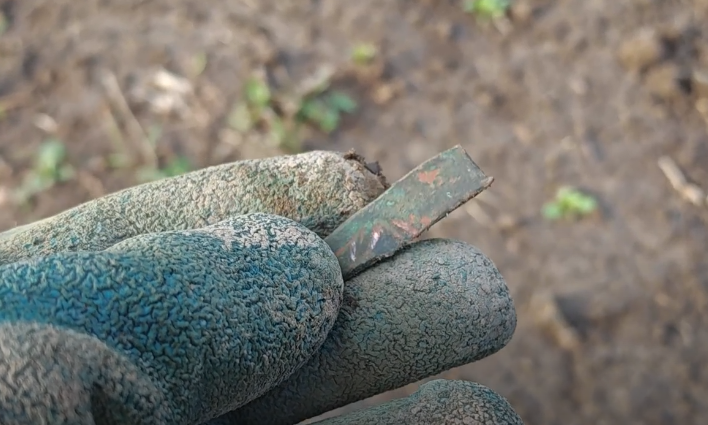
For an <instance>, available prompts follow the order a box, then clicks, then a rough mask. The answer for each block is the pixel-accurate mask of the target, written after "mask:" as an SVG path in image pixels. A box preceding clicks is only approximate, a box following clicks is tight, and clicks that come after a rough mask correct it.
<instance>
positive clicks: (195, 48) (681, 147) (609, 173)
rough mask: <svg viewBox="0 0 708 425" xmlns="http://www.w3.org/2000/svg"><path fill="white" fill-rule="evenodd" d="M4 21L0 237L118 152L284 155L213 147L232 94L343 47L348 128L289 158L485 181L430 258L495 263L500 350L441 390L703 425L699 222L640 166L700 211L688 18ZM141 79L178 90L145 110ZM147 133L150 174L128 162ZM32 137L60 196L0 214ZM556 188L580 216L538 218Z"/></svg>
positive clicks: (16, 6) (697, 105) (21, 11)
mask: <svg viewBox="0 0 708 425" xmlns="http://www.w3.org/2000/svg"><path fill="white" fill-rule="evenodd" d="M0 11H2V15H3V16H4V17H5V21H6V27H5V29H4V31H3V32H2V34H1V35H0V110H1V112H2V114H1V118H0V230H4V229H8V228H11V227H13V226H15V225H17V224H23V223H28V222H31V221H33V220H37V219H40V218H42V217H46V216H49V215H52V214H55V213H58V212H60V211H62V210H64V209H66V208H69V207H71V206H74V205H76V204H79V203H81V202H84V201H86V200H89V199H91V198H94V197H97V196H100V195H102V194H105V193H109V192H113V191H115V190H119V189H122V188H124V187H127V186H130V185H133V184H136V183H137V180H136V174H137V173H136V168H137V167H139V166H140V164H138V165H132V166H126V167H111V166H109V164H108V163H109V161H107V160H106V158H108V157H110V155H112V154H114V153H116V152H117V151H119V150H123V151H124V152H128V153H130V155H132V156H133V157H136V158H140V161H142V162H143V165H144V163H149V162H151V161H152V165H153V166H158V167H160V166H164V165H165V164H168V163H170V161H173V160H174V159H175V158H182V157H184V158H188V159H189V161H190V163H191V165H192V167H194V168H198V167H203V166H207V165H212V164H218V163H223V162H226V161H233V160H237V159H241V158H256V157H264V156H271V155H275V154H279V153H281V151H280V149H279V148H277V147H275V146H271V145H269V144H267V143H264V142H263V140H262V139H259V138H258V137H251V136H248V135H243V134H239V133H237V132H235V131H234V130H232V129H231V128H230V127H229V125H228V124H227V122H228V117H229V113H230V111H231V109H232V107H233V105H234V103H235V102H237V101H238V99H239V98H240V97H241V96H242V87H243V83H244V81H245V79H246V78H248V77H249V76H250V75H253V73H257V72H265V73H266V74H268V75H271V76H274V77H273V80H274V82H273V84H274V86H275V85H277V84H281V85H287V84H288V83H287V82H289V83H292V82H298V81H302V80H303V79H306V78H307V77H308V76H309V75H312V73H313V72H314V71H313V70H315V69H317V68H318V67H321V66H330V67H334V68H335V69H350V68H351V65H350V62H351V60H350V53H349V52H350V51H351V49H352V47H353V46H354V45H356V44H357V43H361V42H369V43H373V44H375V45H377V46H378V47H379V50H380V55H379V59H378V62H377V64H376V65H374V66H373V67H372V68H371V69H370V70H368V71H366V72H348V71H347V72H343V73H341V75H340V74H338V76H337V77H335V79H334V80H333V86H334V87H336V88H337V89H338V90H341V91H343V92H345V93H348V94H349V95H350V96H352V97H353V98H354V99H356V100H357V102H358V103H359V108H358V111H357V112H356V113H355V114H353V115H351V116H348V117H346V119H345V120H344V122H343V123H342V125H341V126H340V128H339V129H338V130H337V131H335V132H334V133H332V134H321V133H316V132H311V133H310V134H309V135H307V136H306V138H305V140H304V145H303V149H331V150H348V149H349V148H355V149H356V150H357V152H358V153H360V154H363V155H364V156H365V157H366V158H367V159H369V160H378V161H379V162H380V164H381V166H382V168H383V170H384V172H385V173H386V175H387V176H388V177H389V179H390V180H391V181H393V180H395V179H398V178H399V177H401V176H403V175H404V174H405V173H406V172H407V171H409V170H410V169H411V168H413V167H414V166H415V165H417V164H418V163H420V162H422V161H423V160H425V159H427V158H429V157H431V156H433V155H435V154H437V153H438V152H440V151H442V150H444V149H446V148H449V147H452V146H454V145H456V144H461V145H462V146H463V147H464V148H465V149H466V150H467V151H468V152H469V153H470V155H471V156H472V158H473V159H474V160H475V161H476V162H477V163H478V164H479V166H480V167H481V168H482V169H483V170H484V171H485V172H486V173H487V174H489V175H492V176H494V177H495V179H496V182H495V184H494V185H493V187H492V189H490V190H489V191H488V192H485V194H484V195H483V196H481V197H480V199H478V200H477V201H474V202H473V203H471V204H469V205H468V206H466V207H465V208H462V209H460V210H458V211H456V212H455V213H454V214H452V215H451V216H450V217H449V218H448V219H446V220H445V221H444V222H442V223H440V224H439V225H437V226H436V227H435V228H434V229H433V230H432V233H431V236H436V237H452V238H457V239H463V240H465V241H467V242H470V243H472V244H474V245H476V246H478V247H479V248H480V249H482V251H483V252H485V253H486V254H487V255H488V256H489V257H490V258H492V260H493V261H494V262H495V263H496V264H497V266H498V267H499V269H500V270H501V272H502V274H503V275H504V276H505V278H506V280H507V282H508V284H509V286H510V288H511V291H512V295H513V297H514V300H515V303H516V307H517V311H518V316H519V324H518V328H517V331H516V334H515V336H514V339H513V340H512V342H511V343H510V344H509V345H508V346H507V347H506V348H504V349H503V350H502V351H501V352H499V353H498V354H496V355H494V356H491V357H490V358H488V359H485V360H482V361H480V362H477V363H475V364H472V365H468V366H464V367H461V368H458V369H455V370H452V371H449V372H446V373H445V374H443V375H442V376H444V377H447V378H456V379H468V380H473V381H476V382H479V383H482V384H484V385H486V386H488V387H491V388H492V389H494V390H495V391H497V392H499V393H500V394H502V395H503V396H504V397H506V398H507V399H508V400H509V401H510V402H511V404H512V405H513V406H514V407H515V409H516V410H517V411H518V413H519V414H520V415H521V417H522V418H523V419H524V421H525V423H527V424H529V425H541V424H545V425H554V424H566V425H572V424H664V425H669V424H700V423H707V422H706V420H707V418H708V376H707V375H706V367H705V359H706V358H708V331H706V329H707V325H708V319H707V317H708V316H707V315H706V314H705V312H706V311H708V261H706V258H705V253H706V249H707V248H708V228H707V227H706V220H707V219H708V209H707V208H706V202H705V199H704V200H703V202H702V203H701V202H694V203H691V202H689V201H688V200H687V199H686V197H685V196H682V193H681V192H680V191H677V190H675V189H674V188H673V187H672V185H671V184H670V183H669V181H668V180H667V179H666V178H665V176H664V174H663V173H662V171H661V169H660V167H659V166H658V162H657V161H658V160H659V158H661V157H663V156H666V157H670V158H672V159H673V160H674V161H675V162H676V164H678V166H679V167H680V168H681V170H683V172H684V173H685V175H686V178H687V179H688V180H689V181H690V182H693V183H695V184H697V185H698V186H702V187H705V188H707V189H708V133H707V131H706V129H707V122H708V121H706V118H707V117H708V107H707V106H706V105H707V104H708V100H706V99H707V98H708V77H706V75H708V74H706V73H708V43H707V41H708V2H707V1H705V0H685V1H679V0H673V1H672V0H663V1H661V0H624V1H618V0H557V1H550V0H518V1H516V2H515V3H514V5H513V6H512V9H511V11H510V13H509V16H508V17H507V18H505V19H503V20H500V21H498V22H496V23H495V24H492V23H489V22H482V21H480V20H478V19H476V18H475V17H473V16H470V15H468V14H465V13H463V12H462V8H461V4H460V2H459V1H444V0H438V1H432V0H429V1H424V0H406V1H404V0H387V1H373V0H360V1H356V2H355V1H351V2H334V1H316V0H311V1H305V0H301V1H285V0H277V1H276V0H261V1H250V0H230V1H216V0H199V1H197V0H169V1H168V0H152V1H146V0H121V1H117V0H113V1H111V0H84V1H81V2H79V1H70V0H52V1H49V0H0ZM161 68H162V69H165V70H167V71H169V72H170V75H176V76H179V77H180V78H182V80H180V82H181V83H184V84H185V85H184V87H183V86H180V85H179V84H177V83H173V84H171V85H168V86H169V87H171V88H169V90H167V89H164V90H163V91H165V90H166V92H164V93H163V92H160V90H158V89H154V90H153V91H152V92H151V91H150V90H151V89H150V87H151V86H150V85H149V84H147V83H145V81H149V80H150V78H153V77H154V75H155V74H154V72H155V70H157V69H161ZM278 76H279V77H278ZM276 77H277V78H276ZM278 78H279V79H280V83H278V81H276V80H278ZM283 80H285V81H287V82H286V83H283ZM111 82H114V83H117V84H118V86H119V89H120V93H123V94H124V98H123V100H125V101H126V102H127V104H128V107H129V108H130V112H131V114H128V115H125V114H124V116H118V119H116V114H115V113H114V111H121V110H122V111H123V112H126V110H125V108H123V109H121V108H120V101H121V96H118V94H117V92H116V91H115V90H112V89H111V87H113V89H115V86H111ZM185 87H186V88H185ZM131 116H132V117H135V119H136V120H137V121H131V119H132V118H131ZM116 122H117V124H116ZM155 126H158V128H159V129H160V130H161V131H160V133H159V136H157V137H156V138H155V140H154V141H155V142H156V148H155V150H154V152H153V153H154V155H153V156H151V154H149V153H146V152H145V151H143V150H141V148H140V143H141V142H138V143H135V141H136V140H138V139H140V138H141V137H146V136H145V135H143V134H142V133H141V132H140V129H141V128H143V129H145V128H155ZM116 129H119V131H117V130H116ZM49 137H53V138H57V139H60V140H62V141H63V142H64V144H65V145H66V147H67V148H68V162H69V163H71V164H72V165H73V166H74V168H75V169H76V170H77V174H76V176H75V177H74V178H73V179H71V180H69V181H67V182H65V183H61V184H58V185H56V186H55V187H53V188H51V189H48V190H46V191H45V192H42V193H40V194H39V195H37V196H36V197H34V198H33V199H32V200H31V202H29V203H24V204H17V203H14V202H13V201H12V197H11V196H10V194H11V193H12V191H13V190H14V188H16V187H19V185H20V183H21V182H22V181H23V179H24V178H25V177H26V175H27V173H28V172H29V170H30V169H31V167H32V161H33V157H34V155H35V153H36V150H37V147H38V146H39V145H40V143H41V142H42V141H43V140H45V139H47V138H49ZM561 185H573V186H576V187H579V188H582V189H583V190H585V191H587V192H589V193H591V194H593V195H594V196H595V197H596V198H597V199H598V201H599V204H600V208H599V210H598V211H597V212H596V213H595V214H593V215H591V216H589V217H585V218H583V219H581V220H565V221H557V222H552V221H548V220H546V219H544V218H543V217H542V215H541V214H540V210H541V208H542V205H543V203H544V202H546V201H547V200H549V199H551V198H552V196H553V195H554V193H555V191H556V189H557V188H558V187H559V186H561ZM416 386H417V384H412V385H411V386H409V387H406V388H403V389H399V390H397V391H394V392H392V393H389V394H384V395H382V396H379V397H376V398H374V399H371V400H366V401H364V402H362V403H360V404H357V405H355V406H353V407H349V408H358V407H361V406H362V405H364V404H371V403H378V402H380V401H381V400H384V399H388V398H391V397H400V396H403V395H405V394H408V393H411V392H413V391H414V390H415V388H416Z"/></svg>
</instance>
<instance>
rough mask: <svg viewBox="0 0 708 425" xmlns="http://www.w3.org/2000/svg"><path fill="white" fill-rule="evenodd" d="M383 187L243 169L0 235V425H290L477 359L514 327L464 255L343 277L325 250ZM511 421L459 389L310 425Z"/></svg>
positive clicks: (272, 161) (285, 160) (305, 168)
mask: <svg viewBox="0 0 708 425" xmlns="http://www.w3.org/2000/svg"><path fill="white" fill-rule="evenodd" d="M386 187H387V186H386V182H385V179H384V178H383V176H381V175H380V174H379V173H378V171H377V170H376V169H375V167H371V166H368V165H367V164H366V163H364V161H363V160H362V158H360V157H358V156H356V155H354V154H351V153H350V154H340V153H334V152H322V151H318V152H310V153H305V154H300V155H292V156H282V157H275V158H267V159H261V160H248V161H239V162H235V163H231V164H224V165H220V166H215V167H210V168H205V169H203V170H199V171H196V172H193V173H188V174H185V175H182V176H178V177H174V178H169V179H164V180H160V181H156V182H152V183H148V184H144V185H140V186H136V187H133V188H129V189H126V190H123V191H120V192H117V193H114V194H111V195H107V196H104V197H102V198H99V199H96V200H93V201H90V202H88V203H86V204H82V205H80V206H78V207H75V208H73V209H71V210H68V211H66V212H63V213H61V214H59V215H56V216H53V217H50V218H48V219H45V220H42V221H39V222H36V223H34V224H30V225H27V226H22V227H18V228H15V229H12V230H9V231H6V232H5V233H0V423H1V424H4V425H19V424H99V425H103V424H107V425H113V424H115V425H119V424H120V425H122V424H126V425H127V424H129V425H136V424H169V425H173V424H174V425H180V424H184V425H196V424H204V423H207V424H211V425H225V424H229V425H236V424H239V425H240V424H266V425H268V424H274V425H275V424H283V425H290V424H296V423H298V422H300V421H302V420H305V419H308V418H312V417H315V416H317V415H319V414H322V413H325V412H328V411H330V410H332V409H336V408H338V407H341V406H344V405H347V404H349V403H352V402H355V401H359V400H362V399H364V398H367V397H370V396H373V395H376V394H380V393H382V392H385V391H388V390H392V389H396V388H400V387H402V386H404V385H407V384H409V383H412V382H415V381H419V380H421V379H424V378H427V377H430V376H433V375H435V374H438V373H440V372H443V371H446V370H448V369H450V368H453V367H457V366H460V365H464V364H467V363H470V362H474V361H476V360H479V359H481V358H484V357H486V356H489V355H491V354H493V353H495V352H496V351H498V350H500V349H501V348H502V347H504V346H505V345H506V344H507V342H508V341H509V340H510V339H511V336H512V334H513V332H514V329H515V326H516V315H515V311H514V307H513V303H512V300H511V298H510V295H509V292H508V289H507V287H506V284H505V282H504V280H503V278H502V277H501V275H500V274H499V272H498V270H497V269H496V267H495V266H494V265H493V263H492V262H491V261H490V260H489V259H488V258H487V257H485V256H484V255H483V254H482V253H481V252H479V251H478V250H477V249H475V248H474V247H472V246H470V245H468V244H465V243H462V242H457V241H452V240H435V239H434V240H424V241H419V242H417V243H415V244H413V245H412V246H410V247H409V248H407V249H405V250H403V251H400V252H399V253H397V254H396V255H395V256H394V257H392V258H390V259H388V260H385V261H383V262H380V263H378V264H377V265H376V266H374V267H370V268H368V269H367V270H364V271H363V272H361V273H360V274H358V275H357V276H355V277H353V278H352V279H349V280H348V281H346V282H345V281H344V279H343V277H342V270H341V268H340V266H339V263H338V261H337V258H336V256H335V254H334V253H333V252H332V249H331V248H330V247H329V246H328V245H327V244H326V243H325V241H324V240H323V238H324V237H326V236H327V235H328V234H330V233H331V232H332V231H333V230H334V229H335V228H336V227H337V226H338V225H340V224H341V223H342V222H343V221H344V220H346V219H347V218H348V217H349V216H351V215H352V214H353V213H354V212H356V211H357V210H359V209H361V208H362V207H364V206H365V205H367V204H368V203H369V202H371V201H372V200H374V199H375V198H376V197H378V196H379V195H380V194H381V193H382V192H383V191H384V190H385V189H386ZM447 423H460V424H462V423H464V424H485V425H492V424H521V420H520V419H519V417H518V416H517V415H516V414H515V413H514V411H513V410H512V409H511V407H510V406H509V405H508V403H507V402H506V401H505V400H504V399H503V398H502V397H500V396H499V395H497V394H495V393H494V392H492V391H491V390H489V389H487V388H485V387H483V386H481V385H477V384H474V383H471V382H463V381H445V380H434V381H431V382H428V383H426V384H424V385H423V386H421V387H420V389H419V391H418V392H416V393H414V394H413V395H411V396H410V397H408V398H404V399H400V400H395V401H391V402H388V403H386V404H383V405H380V406H376V407H372V408H369V409H365V410H361V411H358V412H354V413H350V414H347V415H344V416H340V417H335V418H331V419H327V420H324V421H323V422H321V424H323V425H324V424H329V425H333V424H346V425H353V424H447Z"/></svg>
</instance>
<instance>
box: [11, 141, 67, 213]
mask: <svg viewBox="0 0 708 425" xmlns="http://www.w3.org/2000/svg"><path fill="white" fill-rule="evenodd" d="M66 159H67V152H66V146H65V145H64V143H63V142H62V141H61V140H59V139H47V140H45V141H44V142H43V143H42V144H41V145H40V147H39V150H38V151H37V155H36V156H35V158H34V165H33V167H32V169H31V170H30V171H29V172H28V173H27V175H26V176H25V178H24V180H23V181H22V184H21V185H20V187H19V188H18V189H17V190H16V192H15V196H16V199H17V201H18V202H19V203H20V204H24V203H26V202H27V201H29V200H30V199H31V198H32V197H33V196H35V195H37V194H39V193H41V192H44V191H45V190H48V189H51V188H52V187H53V186H54V185H56V184H58V183H63V182H66V181H69V180H71V179H72V178H74V175H75V172H74V168H73V167H72V166H71V165H70V164H68V163H67V162H66Z"/></svg>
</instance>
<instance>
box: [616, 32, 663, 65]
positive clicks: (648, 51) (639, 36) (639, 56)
mask: <svg viewBox="0 0 708 425" xmlns="http://www.w3.org/2000/svg"><path fill="white" fill-rule="evenodd" d="M617 55H618V57H619V61H620V63H621V64H622V66H624V68H626V69H627V70H628V71H631V72H636V73H640V72H643V71H646V70H647V68H649V67H650V66H651V65H654V64H656V63H657V62H659V61H660V60H661V58H662V56H663V55H664V46H663V44H662V41H661V37H660V35H659V34H658V33H657V31H656V30H654V29H653V28H642V29H641V30H639V31H638V32H636V33H635V34H634V35H632V36H630V37H629V38H627V39H626V40H624V41H623V42H622V43H621V44H620V47H619V49H618V52H617Z"/></svg>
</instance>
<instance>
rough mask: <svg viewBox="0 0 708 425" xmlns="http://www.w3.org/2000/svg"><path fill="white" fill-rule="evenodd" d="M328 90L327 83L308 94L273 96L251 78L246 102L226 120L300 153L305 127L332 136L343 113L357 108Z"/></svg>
mask: <svg viewBox="0 0 708 425" xmlns="http://www.w3.org/2000/svg"><path fill="white" fill-rule="evenodd" d="M328 88H329V81H324V82H323V83H322V84H318V85H317V86H315V87H314V88H312V89H310V90H308V92H307V93H305V94H299V95H297V96H296V97H295V98H288V96H287V93H285V94H282V93H281V94H278V93H272V92H271V90H270V88H269V87H268V85H267V83H266V82H264V81H262V80H260V79H256V78H252V79H249V80H248V81H247V82H246V84H245V85H244V89H243V99H242V100H240V101H239V102H236V104H235V105H234V106H233V108H232V109H231V111H230V112H229V114H228V116H227V117H226V121H227V123H228V125H229V127H231V128H233V129H234V130H236V131H238V132H241V133H245V132H248V131H250V130H253V129H254V128H258V129H260V130H263V131H265V132H266V133H267V135H268V136H269V138H270V140H272V142H273V143H275V144H277V145H278V146H280V147H281V148H284V149H286V150H288V151H290V152H299V151H300V150H301V139H302V137H301V132H302V130H303V129H304V128H305V127H314V128H316V129H318V130H320V131H322V132H325V133H328V134H329V133H332V132H333V131H335V130H336V129H337V128H338V127H339V124H340V122H341V119H342V114H347V113H352V112H354V110H356V108H357V104H356V102H355V101H354V100H353V99H352V98H350V97H349V96H347V95H346V94H344V93H340V92H337V91H329V90H328ZM289 105H294V107H292V106H289Z"/></svg>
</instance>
